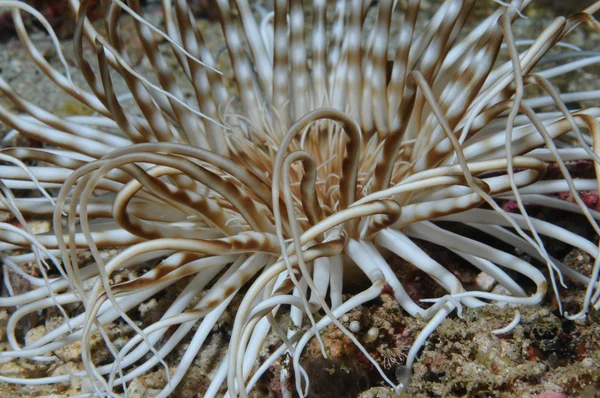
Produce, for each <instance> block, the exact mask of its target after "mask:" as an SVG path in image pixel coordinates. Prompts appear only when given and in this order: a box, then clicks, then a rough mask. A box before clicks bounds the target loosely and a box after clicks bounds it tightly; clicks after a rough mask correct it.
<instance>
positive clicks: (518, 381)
mask: <svg viewBox="0 0 600 398" xmlns="http://www.w3.org/2000/svg"><path fill="white" fill-rule="evenodd" d="M482 2H484V1H482ZM148 3H149V4H148V5H147V8H146V10H145V12H146V15H147V17H148V18H149V19H150V20H151V21H152V22H153V23H156V24H159V23H160V18H159V8H158V7H157V5H156V4H153V3H152V2H148ZM437 3H438V2H437V1H431V0H430V1H427V0H424V1H423V4H422V7H421V12H422V13H425V14H426V15H427V13H431V12H432V11H433V10H434V9H435V7H436V4H437ZM485 3H487V4H488V5H489V7H492V6H496V5H495V4H494V3H493V2H492V1H485ZM581 4H582V3H581V2H579V1H577V0H574V1H571V2H566V1H561V0H557V1H554V2H553V1H544V2H538V3H536V4H534V7H530V9H529V10H528V12H527V15H528V16H529V17H530V19H528V20H521V21H519V22H518V23H517V24H516V25H515V36H516V38H518V39H527V38H532V37H535V34H536V33H539V32H540V31H541V30H542V29H543V28H544V27H545V26H546V25H547V24H548V22H549V21H551V20H552V18H553V17H554V16H555V15H557V13H558V12H561V13H569V12H573V11H575V9H573V7H574V6H577V8H578V7H579V5H581ZM489 7H487V8H489ZM487 8H486V7H484V9H483V11H481V9H480V11H478V13H480V14H481V15H478V17H483V16H484V15H485V13H486V9H487ZM199 24H201V25H202V29H203V30H204V32H211V31H214V32H215V34H210V33H208V34H206V35H205V37H206V38H207V39H210V40H213V42H211V43H210V45H211V47H212V48H214V49H218V48H219V47H220V46H221V45H222V43H221V42H219V37H220V34H219V33H216V32H220V30H219V26H218V23H217V22H216V21H208V20H205V19H199ZM124 25H125V26H126V28H125V29H124V34H127V33H128V29H132V25H131V23H129V21H125V22H124ZM98 27H99V29H101V24H98ZM127 27H128V28H127ZM33 29H34V30H39V29H37V28H35V27H34V28H33ZM33 37H34V39H35V42H36V43H37V45H38V46H39V47H40V49H43V51H44V56H46V57H47V59H48V60H50V61H51V62H53V63H54V64H56V65H58V60H57V57H56V54H55V52H54V51H53V50H52V47H51V46H50V41H49V39H48V38H47V36H46V35H45V34H43V33H41V32H38V33H34V34H33ZM599 39H600V35H599V34H597V33H592V32H591V31H590V30H589V29H586V28H582V29H578V30H577V31H576V32H574V33H573V34H571V35H569V36H568V40H567V41H568V42H569V43H572V44H575V45H578V46H580V47H582V48H584V49H589V50H595V51H597V50H598V49H599V48H600V40H599ZM128 42H129V44H130V49H131V50H132V53H133V54H134V55H135V54H136V51H138V52H139V55H140V57H139V58H140V62H139V64H138V65H137V67H138V68H139V69H140V70H142V71H143V70H145V69H144V68H146V70H147V68H149V66H148V65H147V64H146V63H145V62H146V61H144V60H143V59H142V57H141V49H139V43H136V41H135V40H128ZM136 46H137V48H136ZM161 48H162V49H163V50H164V51H165V54H167V53H168V51H166V46H162V47H161ZM63 50H64V52H65V55H66V57H67V59H68V60H69V62H71V66H72V67H73V70H74V69H75V63H74V62H73V61H72V60H73V56H72V54H73V51H72V43H70V42H69V40H66V41H64V42H63ZM224 58H226V57H221V59H224ZM170 61H171V62H173V63H175V62H176V61H175V60H174V59H173V57H171V58H170ZM221 67H222V69H223V70H224V71H225V73H226V75H227V74H228V73H227V71H228V66H227V65H226V63H225V61H223V63H222V65H221ZM599 72H600V71H599V70H598V68H593V67H592V68H588V69H586V70H584V71H581V72H578V73H576V74H572V75H567V76H565V77H564V78H563V80H562V81H561V82H559V84H558V87H559V88H560V89H561V90H562V91H576V90H578V89H592V88H596V89H598V88H599V86H600V83H599V82H598V80H599V79H598V76H600V74H599ZM229 75H230V73H229ZM0 76H2V78H3V79H5V80H6V81H7V82H9V84H11V86H13V87H14V88H15V89H16V90H17V91H18V92H20V93H21V94H22V95H23V96H25V97H26V98H28V99H29V100H31V101H32V102H34V103H36V104H38V105H40V106H43V107H44V108H45V109H47V110H49V111H51V112H53V113H55V114H59V115H69V114H80V115H81V114H88V112H89V110H87V109H85V108H84V107H82V106H80V105H78V104H77V103H75V102H74V101H73V100H71V99H69V98H68V97H67V96H65V95H64V94H62V93H61V92H59V91H58V90H57V88H56V87H55V86H54V85H53V84H52V83H51V82H50V81H49V80H48V79H46V78H45V77H44V76H43V75H42V74H41V73H40V72H38V71H36V70H35V68H34V67H33V65H32V63H31V62H30V61H28V60H27V57H26V56H25V54H24V53H23V51H22V48H21V44H20V42H19V41H18V40H17V39H15V38H12V39H8V40H6V41H5V42H3V43H0ZM74 80H75V81H76V82H77V83H78V84H81V85H85V83H84V82H83V79H82V78H81V76H80V75H79V74H75V75H74ZM116 86H117V87H118V86H119V85H118V84H116ZM122 92H123V90H122V91H121V93H122ZM0 103H2V104H3V105H6V104H7V103H6V101H5V100H3V98H2V97H1V96H0ZM7 131H8V129H7V128H5V127H2V126H0V133H1V134H2V136H4V135H5V134H6V133H7ZM3 144H4V145H5V146H12V145H31V146H35V145H36V144H37V143H35V142H30V141H28V140H26V139H24V138H21V137H16V138H14V139H11V140H8V141H6V142H3ZM573 167H574V168H577V167H584V168H585V165H583V166H581V165H573ZM533 211H535V209H534V210H533ZM537 215H538V216H540V217H543V218H545V219H552V221H553V222H555V223H559V224H561V225H563V226H565V227H567V228H572V229H580V225H582V222H581V220H580V219H578V218H574V217H572V216H570V215H566V214H561V213H557V212H552V213H551V214H550V213H548V214H545V213H539V214H537ZM1 216H2V218H3V220H8V219H9V218H10V216H9V215H6V214H2V215H1ZM34 224H35V227H36V228H38V229H39V230H40V231H44V230H48V229H49V228H50V225H49V224H48V223H47V222H44V221H39V222H36V223H34ZM465 233H469V231H465ZM582 233H585V234H589V231H582ZM590 238H592V239H596V240H597V237H595V238H594V237H593V236H590ZM547 245H548V248H549V251H550V252H551V254H553V255H555V256H557V257H560V258H562V259H564V261H565V262H566V263H567V264H569V265H571V266H573V267H576V268H578V269H580V270H582V271H584V272H585V270H586V269H587V270H589V269H590V268H591V265H590V258H589V256H587V255H586V254H584V253H581V252H579V251H578V250H571V249H569V248H566V247H563V246H560V245H557V244H554V243H553V242H550V241H549V242H547ZM427 250H429V251H430V252H431V254H432V255H433V256H436V257H437V258H440V259H441V260H443V262H444V264H445V265H447V266H448V267H449V268H450V269H451V270H452V271H453V272H454V273H455V274H456V275H457V276H458V277H459V278H460V279H461V281H463V283H466V284H480V285H483V284H485V283H486V281H485V278H484V277H483V276H482V275H478V273H477V272H476V271H474V270H473V269H472V268H469V267H466V266H465V265H464V264H463V263H462V261H461V260H460V259H458V258H456V257H453V256H451V255H449V254H448V253H445V252H443V251H440V249H439V248H436V247H430V248H427ZM107 254H110V253H107ZM85 261H86V259H82V262H85ZM395 265H396V266H397V270H398V272H399V273H402V275H403V277H402V278H401V280H403V281H404V282H405V283H407V284H409V287H410V288H412V289H413V290H416V289H427V287H426V286H425V284H424V283H423V281H422V280H421V278H420V275H419V274H418V273H415V272H414V269H413V268H414V267H412V266H411V265H410V264H405V263H404V264H403V263H398V264H395ZM13 282H17V283H15V286H16V288H17V289H22V290H25V289H27V288H28V286H27V285H26V284H23V283H21V285H19V283H18V281H13ZM566 282H567V284H568V285H569V289H568V290H566V289H563V290H562V291H561V293H562V301H563V304H564V306H565V308H566V309H567V310H568V309H571V311H572V310H574V309H576V308H577V306H578V304H579V303H580V302H581V301H582V300H583V294H584V288H583V287H582V286H576V285H574V284H572V283H571V282H570V281H568V280H567V281H566ZM489 288H490V289H493V286H489ZM423 296H427V294H426V292H424V293H423ZM173 299H174V296H173V293H172V292H171V293H165V294H164V295H162V296H157V297H156V298H155V299H152V300H151V301H149V302H147V303H145V304H144V305H142V306H140V308H139V309H138V310H137V311H135V313H134V314H132V316H135V319H136V321H137V322H139V325H140V326H142V325H147V324H149V323H152V322H154V321H155V320H156V319H158V317H160V314H161V312H162V310H163V309H164V308H165V307H166V306H167V305H168V304H169V303H170V302H171V301H172V300H173ZM238 301H239V300H238ZM234 302H235V301H234ZM13 310H14V309H12V308H8V309H6V308H5V309H0V349H7V343H6V336H5V334H4V329H5V325H6V322H7V319H8V314H9V313H10V312H11V311H13ZM233 311H235V305H232V306H231V308H230V312H229V314H228V315H227V314H226V315H225V316H224V317H223V319H222V320H221V321H220V322H219V323H218V324H217V326H215V328H214V330H213V333H212V334H211V336H210V337H209V339H208V344H207V345H206V348H204V349H203V350H202V351H201V353H200V355H199V356H198V358H197V360H196V361H195V363H194V365H193V366H192V367H191V369H190V370H189V372H188V375H187V376H186V378H185V379H184V380H183V382H182V383H181V385H180V386H179V387H178V389H177V390H176V392H175V394H174V396H176V397H182V398H187V397H196V396H202V392H203V389H205V388H206V386H207V381H208V380H209V378H210V376H211V373H212V372H213V371H214V370H215V368H216V365H217V364H218V360H219V359H220V358H221V356H222V355H223V352H224V349H225V347H226V343H227V341H228V338H229V333H230V331H231V327H232V321H233V317H232V313H233ZM520 311H521V314H522V320H521V322H520V324H519V325H518V326H517V327H516V328H515V329H514V330H513V331H511V332H510V333H507V334H505V335H499V336H497V335H494V334H492V333H491V331H492V330H494V329H498V328H501V327H503V326H504V325H506V324H508V323H509V322H510V321H511V320H512V317H513V310H512V309H497V308H493V307H489V308H484V309H478V310H465V311H464V312H463V314H462V317H458V316H457V315H456V314H454V315H452V316H451V317H450V318H449V319H448V320H446V321H445V322H444V323H443V324H442V326H441V327H439V328H438V329H437V331H436V332H435V333H433V335H432V336H431V337H430V338H429V339H428V340H427V343H426V344H425V347H424V349H423V351H422V353H421V355H420V357H419V360H418V362H417V363H416V365H415V367H414V370H413V371H414V373H413V376H412V383H411V384H410V386H409V387H408V388H407V389H406V390H404V391H402V392H401V393H400V394H399V396H401V397H429V396H436V397H437V396H440V397H441V396H444V397H462V396H471V397H534V396H538V395H539V394H541V395H539V396H540V397H545V398H550V397H561V396H562V397H565V396H569V397H585V398H592V397H596V396H600V314H598V313H591V314H589V316H588V317H587V318H586V319H583V320H578V321H569V320H566V319H565V318H563V317H562V316H561V315H560V314H559V311H558V306H557V302H556V300H555V299H554V297H553V295H552V294H551V293H549V294H548V296H547V298H546V300H545V301H544V303H543V305H542V306H539V307H533V308H520ZM59 320H60V318H59V317H58V314H40V316H38V317H30V318H28V319H26V320H25V321H23V322H21V324H20V326H19V332H20V333H21V334H22V335H23V337H24V339H25V340H26V341H34V340H35V339H36V337H37V336H40V335H41V334H42V333H44V331H45V330H47V329H51V328H53V327H55V326H56V324H57V322H58V321H59ZM342 322H343V323H344V324H345V325H346V326H350V324H351V323H352V326H353V328H356V327H358V328H359V329H358V332H357V335H358V337H359V338H360V339H362V340H363V341H364V342H365V345H366V347H367V349H368V350H369V352H370V353H371V354H372V355H373V356H374V357H375V358H376V359H377V360H378V361H379V363H381V364H382V365H383V367H384V368H385V370H386V372H387V373H388V375H389V376H390V377H392V378H393V379H394V378H397V377H400V376H402V373H403V370H402V369H403V368H402V363H403V362H404V356H405V355H406V353H407V352H408V349H409V347H410V344H411V342H412V341H413V340H414V338H415V336H416V335H417V333H418V332H419V331H420V330H421V329H422V328H423V326H424V322H423V321H422V320H419V319H414V318H412V317H409V316H407V315H406V314H405V313H404V312H403V311H402V310H401V309H400V308H399V306H398V305H397V304H396V303H395V302H394V300H393V299H392V296H390V295H386V294H384V295H382V296H381V297H380V298H379V299H378V300H375V301H373V302H370V303H369V304H368V305H365V306H363V307H360V308H358V309H356V310H355V311H352V312H351V313H349V314H348V315H346V316H344V317H343V318H342ZM356 322H358V323H356ZM108 332H109V334H110V336H111V338H112V339H113V340H115V344H117V345H118V344H119V341H126V339H127V337H128V336H130V335H131V330H130V329H129V328H128V327H124V326H123V325H121V324H115V325H114V326H113V327H111V328H110V329H109V330H108ZM323 340H324V341H325V343H326V345H327V346H328V350H329V359H323V358H322V357H321V355H320V351H319V349H318V347H317V346H316V344H315V345H312V346H309V348H308V349H307V351H306V353H305V357H304V359H303V361H302V362H303V365H304V367H305V369H306V370H307V372H308V373H309V376H310V378H311V388H310V396H311V397H315V398H318V397H356V396H359V397H362V398H367V397H394V396H398V395H396V394H395V393H394V392H393V391H392V390H391V389H389V388H388V387H384V386H383V385H382V384H381V382H380V381H379V378H378V377H377V374H376V373H374V372H373V371H369V366H368V365H365V360H364V359H363V358H362V357H361V355H359V354H358V352H357V350H356V348H355V347H354V346H353V345H352V343H351V342H350V341H349V340H347V338H345V337H344V336H343V335H342V334H341V333H340V332H339V331H337V330H335V329H327V330H326V331H325V332H324V333H323ZM185 348H186V347H185V344H182V345H181V347H180V348H179V350H178V351H176V353H175V354H174V355H171V356H170V357H168V362H169V364H170V365H171V368H175V367H176V366H177V363H178V359H179V358H178V355H180V353H182V352H183V351H184V350H185ZM79 352H80V351H79V347H78V345H77V344H73V345H71V346H68V347H65V348H64V349H62V350H60V351H58V352H56V353H55V354H56V355H57V356H58V357H59V358H60V360H61V361H60V363H58V364H53V365H51V366H47V367H44V366H39V365H33V364H31V363H28V362H27V361H18V362H17V361H15V362H11V363H8V364H2V365H0V374H2V375H5V376H13V377H40V376H50V375H58V374H65V373H72V372H73V371H75V370H80V369H82V364H81V363H80V361H79ZM93 355H94V360H95V361H99V362H102V361H103V360H107V359H108V356H109V353H108V352H107V351H106V350H105V349H101V348H98V349H94V350H93ZM276 374H277V368H276V367H275V368H273V369H271V371H270V373H268V374H267V375H265V377H264V378H263V381H262V383H261V384H260V385H259V387H258V389H257V392H255V393H254V395H253V396H255V397H270V396H273V397H275V396H277V393H276V392H275V391H277V390H278V387H279V386H278V377H276ZM81 382H82V380H76V379H74V380H72V381H71V383H70V384H64V385H63V384H61V385H50V386H19V385H9V384H0V397H1V398H11V397H18V396H19V397H34V396H53V397H61V396H71V395H76V394H78V393H81V391H82V388H85V386H82V385H81ZM165 382H166V378H165V372H164V370H162V369H157V370H156V371H155V372H154V373H151V374H149V375H147V376H145V377H142V378H139V379H136V380H134V382H132V383H131V385H130V386H129V388H128V392H129V397H145V396H152V392H153V391H156V390H157V389H160V388H162V386H164V383H165ZM550 393H560V394H564V395H552V394H550Z"/></svg>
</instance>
